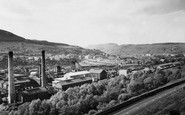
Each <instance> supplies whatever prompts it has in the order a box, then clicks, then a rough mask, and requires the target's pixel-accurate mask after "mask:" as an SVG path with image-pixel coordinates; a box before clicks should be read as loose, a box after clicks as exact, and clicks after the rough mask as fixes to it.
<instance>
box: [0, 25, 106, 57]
mask: <svg viewBox="0 0 185 115" xmlns="http://www.w3.org/2000/svg"><path fill="white" fill-rule="evenodd" d="M42 50H45V51H46V53H50V54H54V55H58V54H59V55H60V54H65V55H66V54H77V55H88V54H92V55H99V54H103V52H102V51H100V50H90V49H85V48H82V47H79V46H74V45H68V44H65V43H54V42H48V41H40V40H30V39H25V38H23V37H21V36H18V35H15V34H13V33H11V32H8V31H5V30H1V29H0V53H3V54H4V53H7V52H8V51H14V52H15V53H25V54H40V52H41V51H42Z"/></svg>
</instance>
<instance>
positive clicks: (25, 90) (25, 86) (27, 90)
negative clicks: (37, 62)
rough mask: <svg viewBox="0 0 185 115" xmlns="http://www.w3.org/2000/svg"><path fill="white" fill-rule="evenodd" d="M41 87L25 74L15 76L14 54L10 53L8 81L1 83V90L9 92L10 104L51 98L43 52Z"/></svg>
mask: <svg viewBox="0 0 185 115" xmlns="http://www.w3.org/2000/svg"><path fill="white" fill-rule="evenodd" d="M40 83H41V87H40V85H39V84H38V83H37V82H36V81H35V80H34V79H33V78H31V77H28V76H26V75H23V74H14V70H13V52H12V51H10V52H9V53H8V79H7V78H4V79H3V80H1V81H0V89H1V90H6V91H8V103H14V102H17V101H22V102H26V101H31V100H33V99H38V98H40V99H47V98H49V97H50V95H49V93H48V91H47V89H46V88H45V87H46V85H47V81H46V74H45V51H42V60H41V81H40Z"/></svg>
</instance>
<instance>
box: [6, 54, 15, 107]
mask: <svg viewBox="0 0 185 115" xmlns="http://www.w3.org/2000/svg"><path fill="white" fill-rule="evenodd" d="M15 99H16V94H15V86H14V71H13V52H12V51H10V52H9V53H8V103H14V102H15Z"/></svg>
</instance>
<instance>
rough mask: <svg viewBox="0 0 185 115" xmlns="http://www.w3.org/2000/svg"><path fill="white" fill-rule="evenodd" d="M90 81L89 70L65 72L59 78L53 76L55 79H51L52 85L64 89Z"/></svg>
mask: <svg viewBox="0 0 185 115" xmlns="http://www.w3.org/2000/svg"><path fill="white" fill-rule="evenodd" d="M91 82H92V78H91V74H90V72H89V71H78V72H70V73H66V74H65V75H64V77H61V78H55V80H54V81H52V86H53V87H56V88H58V89H62V90H66V89H67V88H69V87H75V86H80V85H83V84H85V83H91Z"/></svg>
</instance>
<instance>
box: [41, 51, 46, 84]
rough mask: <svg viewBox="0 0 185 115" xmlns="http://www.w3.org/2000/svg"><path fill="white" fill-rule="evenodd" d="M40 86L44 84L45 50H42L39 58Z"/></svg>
mask: <svg viewBox="0 0 185 115" xmlns="http://www.w3.org/2000/svg"><path fill="white" fill-rule="evenodd" d="M41 86H42V87H45V86H46V74H45V51H44V50H43V51H42V60H41Z"/></svg>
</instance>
